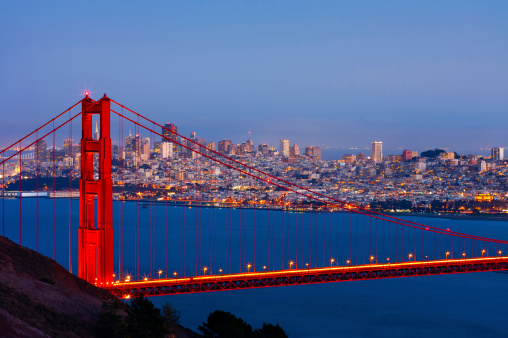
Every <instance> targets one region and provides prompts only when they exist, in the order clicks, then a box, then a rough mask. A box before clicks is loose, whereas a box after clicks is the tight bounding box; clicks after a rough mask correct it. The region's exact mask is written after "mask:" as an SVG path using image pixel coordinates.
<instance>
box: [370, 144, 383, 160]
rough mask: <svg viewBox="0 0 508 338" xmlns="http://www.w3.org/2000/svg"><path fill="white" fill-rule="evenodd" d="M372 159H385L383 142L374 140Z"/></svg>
mask: <svg viewBox="0 0 508 338" xmlns="http://www.w3.org/2000/svg"><path fill="white" fill-rule="evenodd" d="M372 160H373V161H374V163H381V162H382V161H383V142H381V141H374V142H372Z"/></svg>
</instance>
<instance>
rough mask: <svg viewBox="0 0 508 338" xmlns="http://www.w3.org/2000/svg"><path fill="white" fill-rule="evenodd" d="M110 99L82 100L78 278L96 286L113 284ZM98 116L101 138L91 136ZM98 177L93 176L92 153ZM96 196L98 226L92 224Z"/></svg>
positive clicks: (87, 98) (93, 221)
mask: <svg viewBox="0 0 508 338" xmlns="http://www.w3.org/2000/svg"><path fill="white" fill-rule="evenodd" d="M110 106H111V101H110V99H109V98H108V97H107V96H106V94H104V97H103V98H102V99H100V100H99V101H97V102H94V101H93V100H92V99H90V98H89V97H88V95H87V96H86V98H85V99H84V100H83V102H82V109H83V113H82V128H83V134H82V136H81V180H80V183H79V192H80V194H79V211H80V215H79V258H78V259H79V269H78V271H79V277H80V278H82V279H85V280H86V281H88V282H89V283H92V284H94V283H96V284H97V286H106V285H108V284H112V283H113V273H114V270H113V261H114V244H113V182H112V180H111V137H110ZM93 115H99V118H100V138H99V140H94V139H93V129H92V128H93V125H92V116H93ZM95 153H98V154H99V172H98V173H99V178H98V180H95V178H94V167H93V166H94V154H95ZM95 196H97V226H96V223H95Z"/></svg>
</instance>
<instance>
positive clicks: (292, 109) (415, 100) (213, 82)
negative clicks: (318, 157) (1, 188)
mask: <svg viewBox="0 0 508 338" xmlns="http://www.w3.org/2000/svg"><path fill="white" fill-rule="evenodd" d="M122 5H123V6H122V7H121V8H118V7H117V6H116V4H114V3H102V2H94V1H88V2H86V3H68V2H65V1H61V2H52V3H50V4H47V3H41V2H35V1H34V2H4V3H3V4H2V6H1V7H2V9H1V11H0V30H1V31H2V32H4V34H1V35H0V45H1V46H3V47H2V53H1V54H0V73H1V74H2V76H1V80H0V98H1V100H0V110H1V111H2V116H3V120H2V124H3V127H4V128H3V132H4V135H3V138H2V144H1V145H2V146H6V145H7V143H8V142H9V141H14V140H16V139H18V138H20V137H22V136H23V135H24V134H25V133H26V131H27V130H33V129H34V128H36V127H37V126H39V125H40V124H42V123H43V122H45V121H46V120H47V118H48V117H50V116H53V115H55V114H56V112H60V111H63V110H64V109H65V108H67V107H68V106H69V105H70V104H72V103H74V102H75V101H76V100H79V99H80V98H81V97H83V96H82V94H83V91H84V90H85V89H89V90H90V91H91V92H92V94H91V95H92V97H96V98H99V97H101V96H102V95H103V93H107V94H108V95H109V96H110V97H112V98H114V99H116V100H118V101H121V102H124V103H125V104H127V105H129V106H131V107H133V108H135V109H137V110H138V111H140V112H142V113H145V114H149V115H150V116H151V117H152V118H154V119H155V120H157V121H161V122H170V123H176V124H177V125H178V126H179V128H180V130H181V132H182V133H183V134H185V135H188V134H189V133H190V132H192V131H195V132H197V133H198V135H201V136H203V137H205V138H207V139H210V140H216V141H219V140H222V139H231V140H232V141H233V142H235V143H241V142H245V140H246V139H247V137H248V132H249V131H251V132H252V138H253V140H254V142H255V143H256V144H257V143H262V142H266V143H269V144H270V145H271V146H275V147H277V145H278V143H279V141H280V139H282V138H285V139H289V140H290V142H291V144H293V143H298V144H299V145H301V146H306V145H315V146H321V147H322V148H323V149H326V147H331V148H346V149H347V148H349V147H353V148H355V147H356V148H360V149H359V151H361V150H362V148H365V147H367V148H369V147H370V143H371V142H372V141H374V140H381V141H383V144H384V149H386V152H387V153H400V152H401V151H402V150H403V149H415V150H418V151H423V150H426V149H431V148H432V149H433V148H446V149H449V150H452V151H457V152H459V153H465V154H467V153H480V154H481V153H482V149H481V148H483V149H484V153H485V154H488V149H489V148H490V147H499V146H500V147H506V146H508V142H507V140H506V136H505V135H506V133H505V132H504V130H505V129H506V128H505V126H506V121H505V119H506V117H505V113H506V110H507V107H508V96H507V95H506V92H507V91H508V46H507V44H506V41H508V20H506V13H507V12H508V8H507V7H508V4H507V3H506V2H504V1H491V2H489V5H488V6H485V5H484V4H482V3H480V2H473V1H447V2H444V3H442V2H433V3H429V2H424V3H413V2H405V1H390V2H377V1H365V2H360V3H346V2H337V1H325V2H320V3H319V5H316V4H315V3H312V4H311V3H306V2H303V1H276V2H227V1H213V2H206V3H200V2H198V3H176V2H169V3H168V2H162V1H161V2H152V3H151V5H150V6H147V5H144V4H141V3H139V4H135V3H126V4H122ZM41 13H43V14H41ZM359 151H358V152H359ZM344 152H351V151H347V150H346V151H344ZM364 152H365V150H364ZM335 158H336V159H337V158H339V156H338V155H337V156H336V157H335Z"/></svg>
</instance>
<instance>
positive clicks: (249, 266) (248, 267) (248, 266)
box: [247, 263, 252, 272]
mask: <svg viewBox="0 0 508 338" xmlns="http://www.w3.org/2000/svg"><path fill="white" fill-rule="evenodd" d="M251 267H252V265H251V264H250V263H248V264H247V272H249V270H250V268H251Z"/></svg>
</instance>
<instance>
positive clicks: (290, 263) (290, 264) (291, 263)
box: [289, 261, 295, 270]
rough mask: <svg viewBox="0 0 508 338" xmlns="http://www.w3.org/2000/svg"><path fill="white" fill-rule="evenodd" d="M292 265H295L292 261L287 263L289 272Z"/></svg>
mask: <svg viewBox="0 0 508 338" xmlns="http://www.w3.org/2000/svg"><path fill="white" fill-rule="evenodd" d="M293 264H295V262H293V261H290V262H289V270H291V267H293Z"/></svg>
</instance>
